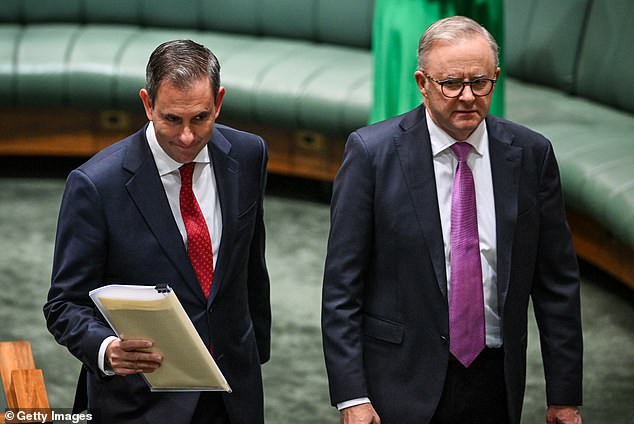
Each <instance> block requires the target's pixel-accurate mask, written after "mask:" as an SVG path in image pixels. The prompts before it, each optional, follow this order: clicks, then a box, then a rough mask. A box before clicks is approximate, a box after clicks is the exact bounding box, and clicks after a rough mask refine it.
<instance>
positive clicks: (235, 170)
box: [208, 128, 240, 304]
mask: <svg viewBox="0 0 634 424" xmlns="http://www.w3.org/2000/svg"><path fill="white" fill-rule="evenodd" d="M208 148H209V156H210V157H211V161H212V164H213V170H214V176H215V177H216V187H217V190H218V197H219V199H220V209H221V211H222V239H221V240H220V248H219V250H218V259H217V260H216V266H215V268H214V280H213V284H212V285H211V292H210V294H209V303H210V304H211V303H212V302H213V301H214V299H215V298H216V296H217V294H218V292H219V291H220V289H221V288H222V285H223V284H224V280H225V277H226V275H227V268H228V266H229V262H230V259H231V252H232V251H233V245H234V240H235V235H236V230H237V222H238V198H239V176H240V165H239V163H238V162H236V161H235V160H234V159H233V158H231V156H229V153H230V151H231V143H229V141H228V140H227V139H226V138H225V137H224V136H223V135H222V134H221V133H220V131H218V129H217V128H216V129H215V130H214V133H213V136H212V139H211V141H210V142H209V145H208Z"/></svg>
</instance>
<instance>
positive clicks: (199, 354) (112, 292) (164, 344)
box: [90, 284, 231, 392]
mask: <svg viewBox="0 0 634 424" xmlns="http://www.w3.org/2000/svg"><path fill="white" fill-rule="evenodd" d="M90 298H91V299H92V300H93V302H94V303H95V304H96V305H97V307H98V308H99V310H100V311H101V313H102V314H103V315H104V317H105V318H106V320H107V321H108V323H109V324H110V326H111V327H112V329H113V330H114V332H115V333H116V334H117V336H118V337H119V338H120V339H122V340H125V339H148V340H151V341H152V342H153V346H152V348H151V349H150V351H152V352H158V353H160V354H161V355H163V363H162V364H161V366H160V367H159V368H158V369H156V370H155V371H154V372H151V373H144V374H142V375H143V377H144V378H145V380H146V381H147V383H148V385H149V386H150V390H151V391H198V390H200V391H203V390H204V391H226V392H231V388H230V387H229V384H227V381H226V380H225V377H224V376H223V375H222V372H221V371H220V369H219V368H218V366H217V365H216V363H215V362H214V360H213V358H212V357H211V354H210V353H209V350H208V349H207V347H206V346H205V344H204V343H203V341H202V339H201V338H200V335H199V334H198V332H197V331H196V328H195V327H194V324H192V322H191V320H190V319H189V317H188V316H187V313H186V312H185V310H184V309H183V306H182V305H181V303H180V301H179V300H178V297H176V294H175V293H174V292H173V291H172V290H171V289H170V288H169V286H167V285H164V284H163V285H157V286H156V287H154V286H139V285H117V284H115V285H109V286H104V287H100V288H98V289H95V290H92V291H91V292H90Z"/></svg>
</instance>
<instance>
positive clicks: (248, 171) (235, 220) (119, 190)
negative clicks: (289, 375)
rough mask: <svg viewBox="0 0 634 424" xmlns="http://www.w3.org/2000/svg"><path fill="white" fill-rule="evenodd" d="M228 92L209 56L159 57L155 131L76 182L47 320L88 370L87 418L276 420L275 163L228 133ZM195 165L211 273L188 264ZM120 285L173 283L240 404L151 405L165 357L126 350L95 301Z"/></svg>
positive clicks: (84, 379)
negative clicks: (270, 371)
mask: <svg viewBox="0 0 634 424" xmlns="http://www.w3.org/2000/svg"><path fill="white" fill-rule="evenodd" d="M224 92H225V90H224V88H223V87H221V86H220V66H219V64H218V61H217V59H216V57H215V56H214V55H213V53H212V52H211V51H209V49H207V48H206V47H204V46H201V45H199V44H197V43H195V42H192V41H184V40H177V41H171V42H167V43H164V44H162V45H160V46H159V47H157V48H156V50H154V52H153V53H152V55H151V57H150V60H149V62H148V65H147V73H146V87H145V88H144V89H142V90H141V91H140V96H141V99H142V101H143V105H144V107H145V112H146V115H147V117H148V120H149V121H150V122H149V123H148V124H147V125H146V126H145V127H144V128H142V129H141V130H140V131H138V132H137V133H135V134H133V135H131V136H130V137H128V138H126V139H124V140H122V141H120V142H118V143H116V144H114V145H112V146H110V147H108V148H106V149H104V150H103V151H101V152H100V153H98V154H97V155H95V156H94V157H93V158H91V159H90V160H88V161H87V162H86V163H85V164H83V165H81V166H80V167H79V168H77V169H75V170H73V171H72V172H71V173H70V175H69V177H68V180H67V183H66V188H65V191H64V196H63V199H62V205H61V209H60V215H59V222H58V228H57V236H56V241H55V255H54V261H53V275H52V285H51V288H50V291H49V296H48V302H47V303H46V305H45V306H44V313H45V316H46V320H47V324H48V327H49V330H50V331H51V333H52V334H53V335H54V336H55V338H56V340H57V341H58V342H59V343H60V344H62V345H64V346H66V347H67V348H68V349H69V351H70V352H71V353H72V354H73V355H74V356H76V357H77V358H78V359H79V360H80V361H81V362H82V363H83V367H82V373H81V376H80V380H79V383H78V388H77V398H76V399H77V400H76V402H77V404H76V407H77V408H82V407H87V408H88V409H89V410H90V411H91V412H92V413H93V415H94V417H95V420H94V421H95V422H103V423H116V424H121V423H170V424H172V423H183V424H185V423H232V424H237V423H243V424H253V423H262V422H263V421H264V418H263V416H264V414H263V393H262V377H261V370H260V364H261V363H264V362H265V361H267V360H268V358H269V352H270V328H271V311H270V297H269V277H268V272H267V269H266V263H265V259H264V241H265V233H264V223H263V211H262V200H263V194H264V187H265V178H266V163H267V151H266V146H265V144H264V141H263V140H262V139H261V138H260V137H257V136H255V135H252V134H248V133H245V132H241V131H238V130H235V129H232V128H229V127H226V126H223V125H219V124H216V123H215V121H216V119H217V117H218V115H219V113H220V108H221V105H222V99H223V96H224ZM186 164H191V165H188V167H189V168H190V169H192V167H193V175H192V174H190V175H191V177H189V178H191V181H192V183H191V187H192V188H191V189H190V191H189V192H190V193H191V192H192V191H193V193H194V197H195V199H196V200H195V201H196V204H197V206H196V209H197V210H199V212H200V213H199V217H200V216H201V215H202V217H204V222H202V224H201V225H199V227H198V228H205V227H206V231H202V232H200V233H198V235H197V236H196V237H198V236H199V235H201V234H202V236H201V237H203V238H205V239H206V240H207V242H205V243H202V245H204V249H205V252H206V253H207V256H206V258H207V259H205V260H202V262H203V263H202V267H203V268H204V269H205V271H204V273H203V274H199V268H198V267H196V266H194V265H192V264H193V263H195V262H196V261H195V260H194V259H191V260H190V256H188V251H190V250H192V249H194V248H193V247H192V246H191V244H188V237H190V227H189V226H188V225H187V224H186V223H185V215H187V213H185V212H182V211H181V203H180V202H181V201H182V199H181V197H182V196H183V194H182V190H183V187H181V174H180V172H181V167H182V166H183V165H186ZM183 185H186V184H183ZM207 233H208V234H207ZM191 237H194V236H191ZM189 253H191V252H189ZM199 262H200V260H199ZM205 272H206V274H205ZM212 275H213V277H212ZM201 276H202V277H201ZM201 279H207V280H208V281H206V285H205V284H202V283H203V281H201ZM111 283H120V284H144V285H154V284H156V283H168V284H169V285H170V286H171V287H172V289H173V290H174V292H175V293H176V295H177V296H178V298H179V299H180V301H181V303H182V304H183V307H184V309H185V311H186V312H187V314H188V316H189V318H190V319H191V320H192V322H193V324H194V326H195V328H196V329H197V331H198V333H199V335H200V337H201V338H202V340H203V341H204V343H205V345H207V346H210V349H211V351H212V354H213V356H214V358H215V360H216V362H217V364H218V366H219V367H220V369H221V371H222V372H223V373H224V375H225V377H226V378H227V381H228V382H229V384H230V386H231V388H232V390H233V392H232V393H222V394H220V393H218V392H178V393H174V392H171V393H166V392H154V393H153V392H150V390H149V388H148V386H147V384H146V383H145V382H144V380H143V378H142V376H141V375H140V373H144V372H148V373H149V372H152V371H154V370H155V369H156V368H158V367H160V366H161V362H162V361H163V359H164V358H162V357H161V355H160V354H158V353H150V351H149V348H151V342H150V341H148V340H121V339H119V338H117V337H116V336H115V334H114V333H113V331H112V330H111V329H110V327H109V326H108V325H107V323H106V322H105V321H104V319H103V317H102V316H101V315H100V314H99V313H98V311H97V310H96V309H95V307H94V305H93V304H92V303H91V301H90V299H89V297H88V292H89V291H90V290H92V289H95V288H97V287H100V286H103V285H107V284H111ZM174 343H178V340H174ZM82 400H83V402H82Z"/></svg>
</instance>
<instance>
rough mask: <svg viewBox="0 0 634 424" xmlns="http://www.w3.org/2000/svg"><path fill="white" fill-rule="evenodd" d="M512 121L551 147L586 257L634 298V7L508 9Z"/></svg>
mask: <svg viewBox="0 0 634 424" xmlns="http://www.w3.org/2000/svg"><path fill="white" fill-rule="evenodd" d="M505 13H506V18H505V19H506V24H507V39H506V43H505V54H506V56H505V57H506V64H505V65H506V70H507V72H508V74H509V75H510V76H511V77H512V78H510V79H509V81H508V85H507V98H506V101H507V115H508V118H510V119H512V120H516V121H518V122H521V123H523V124H525V125H527V126H529V127H531V128H533V129H535V130H537V131H539V132H541V133H543V134H545V135H546V136H547V137H549V138H550V139H551V140H552V142H553V145H554V148H555V152H556V154H557V158H558V161H559V166H560V171H561V178H562V185H563V189H564V195H565V200H566V205H567V208H568V211H569V214H568V215H569V222H570V225H571V227H572V229H573V233H574V235H575V246H576V248H577V251H578V253H579V254H580V256H582V257H584V258H586V259H588V260H589V261H590V262H593V263H595V264H597V265H599V266H601V267H603V268H605V269H606V270H608V271H610V272H611V273H613V274H614V275H615V276H617V277H618V278H619V279H621V280H622V281H625V282H627V283H628V284H629V285H630V287H632V288H634V76H633V75H634V74H633V73H632V69H634V25H632V22H634V3H633V2H632V1H631V0H594V1H593V0H559V1H552V0H512V1H509V0H507V1H506V10H505Z"/></svg>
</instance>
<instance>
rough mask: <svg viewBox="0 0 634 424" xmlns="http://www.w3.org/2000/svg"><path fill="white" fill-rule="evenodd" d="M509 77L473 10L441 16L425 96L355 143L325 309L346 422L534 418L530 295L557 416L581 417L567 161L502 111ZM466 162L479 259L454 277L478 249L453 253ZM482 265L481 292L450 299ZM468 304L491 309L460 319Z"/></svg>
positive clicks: (331, 369)
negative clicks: (564, 173)
mask: <svg viewBox="0 0 634 424" xmlns="http://www.w3.org/2000/svg"><path fill="white" fill-rule="evenodd" d="M499 73H500V68H499V65H498V47H497V44H496V42H495V40H494V39H493V37H492V36H491V35H490V34H489V32H488V31H486V30H485V29H484V28H483V27H481V26H480V25H479V24H477V23H476V22H474V21H473V20H471V19H468V18H464V17H452V18H447V19H443V20H440V21H438V22H436V23H435V24H433V25H431V26H430V27H429V28H428V29H427V31H426V32H425V34H423V36H422V38H421V41H420V45H419V52H418V69H417V70H416V72H415V74H414V76H415V79H416V82H417V84H418V87H419V89H420V92H421V94H422V96H423V102H424V104H423V105H421V106H420V107H418V108H416V109H414V110H412V111H410V112H408V113H406V114H404V115H401V116H398V117H395V118H392V119H389V120H387V121H383V122H380V123H377V124H375V125H372V126H369V127H365V128H361V129H359V130H357V131H355V132H353V133H352V134H351V135H350V137H349V138H348V142H347V144H346V150H345V154H344V159H343V164H342V166H341V169H340V171H339V174H338V175H337V178H336V180H335V184H334V193H333V199H332V206H331V231H330V238H329V244H328V254H327V259H326V266H325V275H324V286H323V311H322V328H323V340H324V353H325V359H326V366H327V370H328V377H329V383H330V394H331V400H332V402H333V405H336V406H337V407H338V409H339V410H340V411H341V419H342V422H343V423H379V422H381V423H383V424H407V423H416V424H427V423H434V424H458V423H459V424H469V423H473V424H487V423H488V424H506V423H510V424H519V422H520V417H521V410H522V402H523V396H524V388H525V379H526V346H527V308H528V305H529V299H532V303H533V307H534V311H535V317H536V319H537V323H538V326H539V331H540V341H541V350H542V356H543V363H544V368H545V377H546V393H547V404H548V409H547V413H546V422H547V423H566V424H568V423H576V424H578V423H580V422H581V417H580V415H579V410H578V408H577V406H578V405H580V404H581V379H582V333H581V318H580V296H579V274H578V267H577V262H576V256H575V252H574V249H573V245H572V240H571V235H570V231H569V229H568V226H567V223H566V218H565V210H564V203H563V198H562V192H561V187H560V180H559V172H558V168H557V164H556V161H555V156H554V154H553V148H552V146H551V144H550V142H549V141H548V140H547V139H546V138H544V137H543V136H541V135H540V134H537V133H535V132H533V131H531V130H529V129H527V128H525V127H522V126H520V125H517V124H515V123H512V122H509V121H506V120H503V119H500V118H496V117H493V116H487V115H488V111H489V106H490V103H491V96H492V93H493V90H494V88H495V81H496V79H497V78H498V76H499ZM454 145H456V146H454ZM461 152H467V153H466V154H465V153H461ZM458 158H460V159H458ZM459 161H460V166H461V167H468V169H469V171H470V172H469V173H470V174H471V177H469V179H470V180H472V181H473V186H474V189H472V191H473V192H474V194H475V199H476V200H475V207H474V208H472V209H473V212H472V213H473V214H474V215H472V216H474V219H472V220H471V221H470V223H471V224H473V223H474V222H475V225H471V226H470V227H471V228H470V231H473V227H477V233H476V234H475V237H474V240H475V241H474V246H475V248H474V249H472V252H473V253H474V255H472V256H471V258H473V256H475V260H476V261H477V266H470V267H469V268H468V269H467V270H466V273H463V274H460V273H458V271H456V276H455V277H454V273H453V269H452V268H455V269H456V270H458V269H464V263H462V262H461V261H463V259H462V258H464V256H462V255H461V254H458V253H456V252H460V249H458V248H455V249H452V246H453V241H454V236H453V230H454V228H452V226H453V225H454V224H452V223H453V222H456V223H457V222H459V221H458V220H456V221H454V217H453V216H452V215H453V213H456V216H459V215H460V214H462V213H464V210H463V209H468V208H462V207H461V208H456V207H453V206H452V201H454V199H453V198H452V195H453V194H454V193H453V192H454V191H456V192H460V191H462V190H463V188H461V189H456V190H454V189H453V187H454V184H458V183H457V182H454V175H457V174H458V172H457V170H456V169H457V167H458V162H459ZM466 169H467V168H463V170H464V171H465V172H466ZM460 175H461V181H463V178H466V177H463V175H466V174H464V173H463V171H461V174H460ZM458 187H464V186H462V185H458ZM461 198H462V196H460V195H456V199H457V200H456V201H460V199H461ZM457 204H461V205H462V203H457ZM457 209H460V211H458V210H457ZM475 217H477V219H475ZM455 226H456V232H459V231H461V230H459V229H458V227H461V225H460V224H455ZM466 227H468V226H464V228H466ZM456 246H458V245H456ZM452 255H454V256H453V257H452ZM469 263H474V262H469ZM473 276H475V280H476V283H474V284H473V285H471V286H469V287H470V289H474V290H477V291H478V292H479V296H475V295H474V296H472V297H469V298H467V299H465V298H464V297H463V298H462V299H461V301H460V300H458V299H460V296H458V295H457V294H456V297H455V298H454V297H452V296H450V295H451V294H455V293H460V292H463V293H464V290H465V287H466V286H462V284H466V283H464V282H466V281H473V279H474V278H473ZM452 280H455V281H452ZM474 293H475V292H474ZM465 300H466V302H465ZM461 307H469V308H472V309H471V310H473V311H476V312H477V317H478V319H474V318H469V319H465V318H463V315H454V312H453V311H454V309H455V310H459V309H460V308H461ZM450 311H451V312H450ZM470 316H471V315H470ZM474 316H475V315H474ZM477 321H479V322H477ZM472 324H478V325H475V326H473V327H474V328H479V329H480V331H473V332H470V331H471V330H469V332H466V334H467V335H468V337H467V338H468V339H469V340H470V343H471V342H472V341H474V340H475V342H474V346H476V345H477V346H478V348H477V349H476V350H473V352H472V353H473V354H474V356H473V357H471V358H469V359H464V358H463V355H461V354H458V353H459V352H460V350H461V349H460V348H459V347H460V346H462V344H463V343H464V341H463V340H464V338H463V336H464V334H465V332H464V331H461V329H463V330H464V328H467V327H468V328H472ZM454 329H455V330H454Z"/></svg>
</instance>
